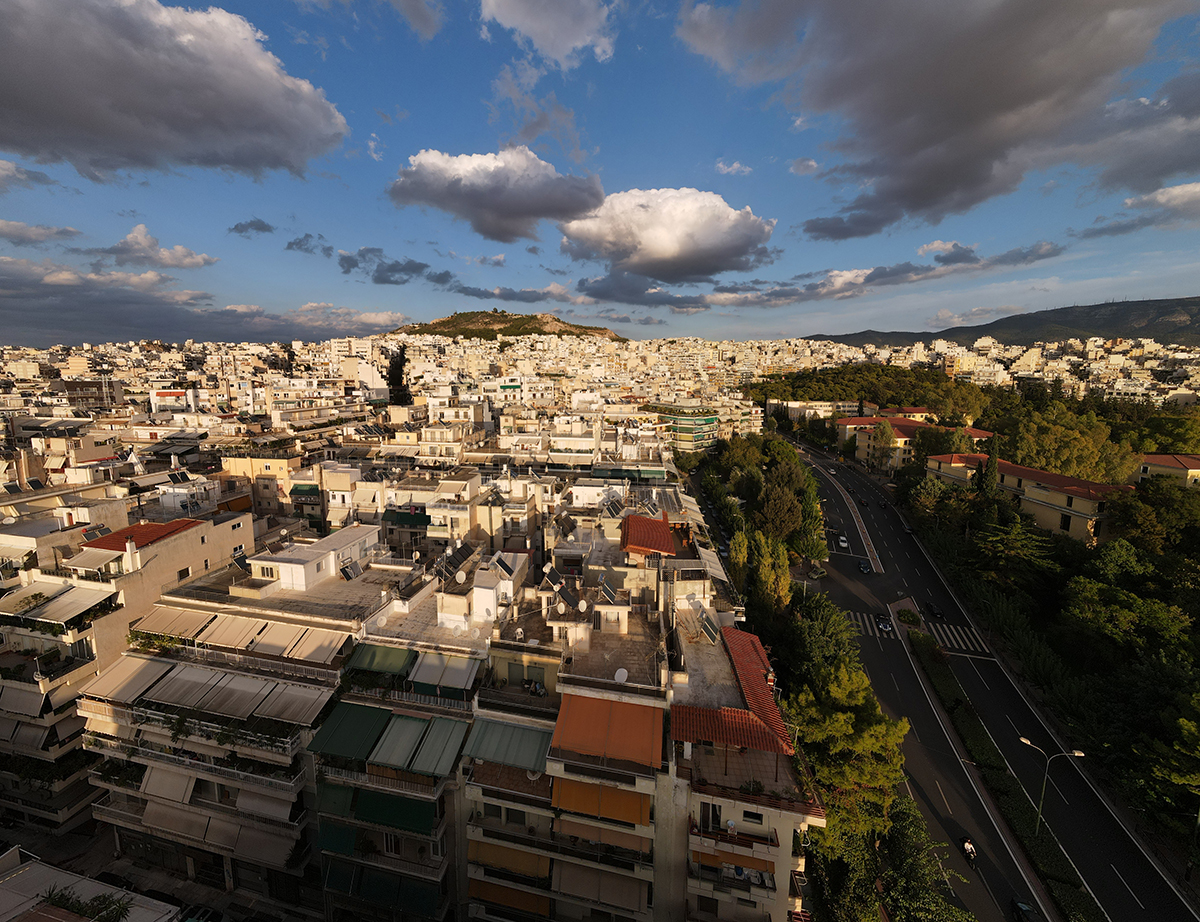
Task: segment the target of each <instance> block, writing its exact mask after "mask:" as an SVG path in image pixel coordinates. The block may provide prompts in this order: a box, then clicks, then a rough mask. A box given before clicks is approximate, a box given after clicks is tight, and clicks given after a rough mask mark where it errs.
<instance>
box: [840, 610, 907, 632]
mask: <svg viewBox="0 0 1200 922" xmlns="http://www.w3.org/2000/svg"><path fill="white" fill-rule="evenodd" d="M846 617H847V618H849V619H850V620H851V621H852V622H853V623H854V624H857V625H858V629H859V630H860V631H862V633H863V634H865V635H867V636H868V637H883V638H890V639H895V637H896V628H897V624H896V622H895V620H894V619H893V618H892V617H891V616H890V615H889V616H888V621H889V622H890V623H891V625H892V629H891V630H890V631H883V630H880V629H879V625H877V624H876V623H875V618H876V616H875V615H873V614H870V613H869V612H862V611H848V612H846ZM903 626H904V625H899V627H903Z"/></svg>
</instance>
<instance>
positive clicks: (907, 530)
mask: <svg viewBox="0 0 1200 922" xmlns="http://www.w3.org/2000/svg"><path fill="white" fill-rule="evenodd" d="M904 533H905V534H906V535H911V534H912V533H913V527H912V526H911V525H909V524H908V523H907V522H905V523H904Z"/></svg>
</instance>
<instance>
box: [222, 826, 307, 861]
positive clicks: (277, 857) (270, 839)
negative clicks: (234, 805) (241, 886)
mask: <svg viewBox="0 0 1200 922" xmlns="http://www.w3.org/2000/svg"><path fill="white" fill-rule="evenodd" d="M295 844H296V843H295V840H294V839H289V838H286V837H285V836H282V835H279V834H278V833H273V832H265V831H264V830H262V829H252V828H251V827H249V826H243V827H242V832H241V835H239V836H238V840H237V845H236V846H235V847H234V850H233V853H234V854H235V855H237V856H238V857H239V858H245V859H247V860H249V861H253V862H254V863H255V864H269V865H271V866H272V867H276V868H282V867H285V866H286V865H287V859H288V855H289V854H290V853H291V851H292V848H293V847H294V846H295Z"/></svg>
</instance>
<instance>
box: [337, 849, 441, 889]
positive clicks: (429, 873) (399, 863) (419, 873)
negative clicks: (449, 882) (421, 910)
mask: <svg viewBox="0 0 1200 922" xmlns="http://www.w3.org/2000/svg"><path fill="white" fill-rule="evenodd" d="M354 859H355V860H356V861H365V862H367V863H368V864H375V865H379V867H381V868H388V869H390V870H393V871H399V872H400V873H402V874H405V875H407V876H409V877H420V878H423V879H424V880H430V881H434V882H437V881H439V880H441V879H442V878H443V877H445V876H446V868H447V867H448V866H449V864H450V862H449V859H448V858H446V857H443V858H442V860H441V861H439V862H438V863H437V864H436V865H428V864H420V863H418V862H416V861H409V860H407V859H405V858H398V857H397V856H395V855H388V854H386V853H384V852H372V853H371V854H369V855H367V854H362V853H356V854H355V855H354Z"/></svg>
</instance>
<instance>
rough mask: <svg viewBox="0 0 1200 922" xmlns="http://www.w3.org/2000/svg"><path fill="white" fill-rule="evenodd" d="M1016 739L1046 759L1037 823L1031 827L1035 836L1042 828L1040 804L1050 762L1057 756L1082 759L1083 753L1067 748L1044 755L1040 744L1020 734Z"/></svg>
mask: <svg viewBox="0 0 1200 922" xmlns="http://www.w3.org/2000/svg"><path fill="white" fill-rule="evenodd" d="M1018 739H1020V741H1021V742H1022V743H1024V744H1025V745H1026V746H1032V747H1033V748H1034V749H1036V750H1037V751H1038V752H1040V753H1041V754H1042V757H1043V758H1044V759H1045V760H1046V771H1045V773H1044V774H1043V775H1042V793H1041V795H1040V796H1039V797H1038V808H1037V823H1035V824H1034V827H1033V835H1034V837H1035V838H1036V837H1037V835H1038V833H1039V832H1040V831H1041V829H1042V804H1043V803H1045V801H1046V782H1047V781H1049V780H1050V763H1051V762H1053V761H1054V760H1055V759H1057V758H1058V757H1059V756H1071V757H1073V758H1076V759H1082V758H1083V753H1082V752H1080V751H1079V750H1078V749H1069V750H1067V751H1066V752H1056V753H1054V755H1052V756H1050V755H1046V750H1044V749H1043V748H1042V747H1041V746H1037V745H1034V744H1033V743H1032V742H1030V741H1029V740H1028V739H1026V738H1025V737H1023V736H1021V737H1018Z"/></svg>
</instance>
